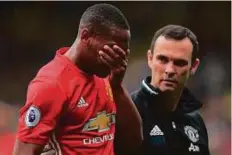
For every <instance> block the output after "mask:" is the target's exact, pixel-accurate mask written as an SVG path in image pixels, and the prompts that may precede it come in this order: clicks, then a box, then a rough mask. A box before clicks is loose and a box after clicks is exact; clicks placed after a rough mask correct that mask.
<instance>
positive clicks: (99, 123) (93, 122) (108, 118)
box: [82, 111, 115, 132]
mask: <svg viewBox="0 0 232 155" xmlns="http://www.w3.org/2000/svg"><path fill="white" fill-rule="evenodd" d="M114 123H115V114H114V113H109V114H106V111H102V112H99V113H97V116H96V117H95V118H92V119H90V120H89V121H88V122H87V123H86V124H85V125H84V128H83V130H82V131H92V130H98V132H103V131H107V130H109V129H110V126H111V124H114Z"/></svg>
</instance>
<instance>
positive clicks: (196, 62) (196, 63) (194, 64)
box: [190, 58, 200, 75]
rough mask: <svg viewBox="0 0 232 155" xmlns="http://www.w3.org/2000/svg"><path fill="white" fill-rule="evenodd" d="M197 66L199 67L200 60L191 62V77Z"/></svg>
mask: <svg viewBox="0 0 232 155" xmlns="http://www.w3.org/2000/svg"><path fill="white" fill-rule="evenodd" d="M199 65H200V60H199V59H198V58H196V60H195V61H194V62H193V64H192V67H191V72H190V74H191V75H194V74H195V73H196V71H197V69H198V67H199Z"/></svg>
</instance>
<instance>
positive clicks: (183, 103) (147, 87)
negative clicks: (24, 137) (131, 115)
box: [141, 76, 202, 113]
mask: <svg viewBox="0 0 232 155" xmlns="http://www.w3.org/2000/svg"><path fill="white" fill-rule="evenodd" d="M150 82H151V76H148V77H147V78H145V79H144V80H143V81H142V86H141V91H142V93H143V94H144V95H145V96H146V98H147V99H148V100H154V99H155V100H158V101H161V102H162V98H161V93H162V92H161V91H160V90H159V89H158V88H155V87H154V86H152V85H151V84H150ZM159 103H160V102H159ZM154 104H155V103H154ZM157 106H158V107H162V106H161V105H157ZM201 107H202V103H201V102H200V101H199V100H197V99H196V98H195V96H194V95H193V94H192V93H191V92H190V91H189V89H188V88H186V87H185V88H184V90H183V92H182V95H181V97H180V101H179V103H178V105H177V109H176V112H181V113H190V112H193V111H195V110H198V109H200V108H201Z"/></svg>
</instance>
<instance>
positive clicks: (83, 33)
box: [80, 28, 92, 41]
mask: <svg viewBox="0 0 232 155" xmlns="http://www.w3.org/2000/svg"><path fill="white" fill-rule="evenodd" d="M91 36H92V34H91V32H90V30H89V29H87V28H83V29H81V32H80V39H81V40H82V41H88V39H89V38H90V37H91Z"/></svg>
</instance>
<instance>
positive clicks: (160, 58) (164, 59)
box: [157, 56, 168, 63]
mask: <svg viewBox="0 0 232 155" xmlns="http://www.w3.org/2000/svg"><path fill="white" fill-rule="evenodd" d="M157 59H158V60H159V61H160V62H162V63H167V62H168V58H167V57H165V56H158V57H157Z"/></svg>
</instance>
